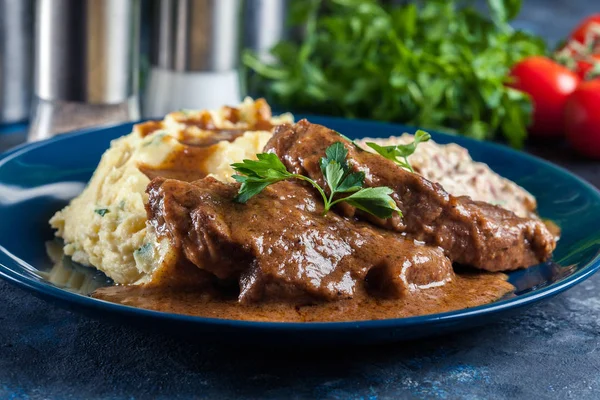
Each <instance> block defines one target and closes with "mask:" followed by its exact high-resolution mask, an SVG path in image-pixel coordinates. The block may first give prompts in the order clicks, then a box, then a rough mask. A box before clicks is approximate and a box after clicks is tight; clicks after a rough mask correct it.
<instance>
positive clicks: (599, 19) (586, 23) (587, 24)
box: [569, 14, 600, 43]
mask: <svg viewBox="0 0 600 400" xmlns="http://www.w3.org/2000/svg"><path fill="white" fill-rule="evenodd" d="M590 31H597V32H598V34H597V35H593V36H598V37H600V14H593V15H590V16H589V17H587V18H586V19H584V20H583V21H581V22H580V23H579V25H577V27H575V29H574V30H573V32H571V35H570V36H569V37H570V38H571V39H572V40H577V41H578V42H579V43H585V40H586V38H587V34H588V32H590Z"/></svg>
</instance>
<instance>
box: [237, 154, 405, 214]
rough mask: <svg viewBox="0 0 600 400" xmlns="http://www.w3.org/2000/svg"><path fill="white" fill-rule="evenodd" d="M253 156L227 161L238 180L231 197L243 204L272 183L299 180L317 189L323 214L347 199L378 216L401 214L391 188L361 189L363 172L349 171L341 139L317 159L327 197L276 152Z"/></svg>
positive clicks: (322, 190)
mask: <svg viewBox="0 0 600 400" xmlns="http://www.w3.org/2000/svg"><path fill="white" fill-rule="evenodd" d="M256 157H257V158H258V160H243V162H241V163H235V164H231V166H232V168H233V169H234V170H235V171H236V172H237V173H238V174H239V175H233V179H235V180H236V181H238V182H240V183H241V186H240V189H239V191H238V194H237V196H236V197H235V201H237V202H239V203H246V202H247V201H248V200H250V199H251V198H252V197H253V196H256V195H257V194H259V193H260V192H261V191H263V190H264V189H265V188H266V187H267V186H269V185H271V184H273V183H276V182H279V181H282V180H286V179H299V180H303V181H305V182H308V183H310V184H311V185H312V186H313V187H314V188H315V189H317V191H318V192H319V194H320V195H321V197H322V198H323V203H324V208H323V214H326V213H327V212H328V211H329V210H330V209H331V207H332V206H334V205H335V204H337V203H340V202H345V201H347V202H348V203H349V204H352V205H353V206H354V207H357V208H359V209H360V210H363V211H365V212H368V213H371V214H373V215H375V216H377V217H379V218H390V217H391V216H392V215H393V213H394V212H398V213H399V214H400V215H402V213H401V212H400V210H399V209H398V207H397V206H396V203H395V202H394V200H393V199H392V198H391V197H390V196H389V195H390V194H391V193H393V191H392V189H390V188H387V187H377V188H362V186H363V184H364V180H365V174H364V172H362V171H359V172H351V171H350V167H349V166H348V163H347V160H346V159H347V157H348V150H347V149H346V148H345V147H344V144H343V143H341V142H336V143H334V144H332V145H331V146H329V147H328V148H327V149H326V151H325V157H323V158H321V160H320V167H321V172H322V173H323V177H324V178H325V181H326V183H327V186H328V188H329V196H327V194H326V193H325V190H324V189H323V188H322V187H321V186H319V184H318V183H317V182H315V181H314V180H312V179H311V178H309V177H307V176H304V175H299V174H292V173H290V172H288V171H287V169H286V168H285V165H283V163H282V162H281V160H280V159H279V157H277V155H275V154H271V153H261V154H257V155H256ZM339 193H353V194H351V195H350V196H347V197H341V198H338V199H337V200H333V198H334V196H335V195H336V194H339Z"/></svg>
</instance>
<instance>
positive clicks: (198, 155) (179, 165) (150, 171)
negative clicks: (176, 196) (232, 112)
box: [138, 145, 216, 182]
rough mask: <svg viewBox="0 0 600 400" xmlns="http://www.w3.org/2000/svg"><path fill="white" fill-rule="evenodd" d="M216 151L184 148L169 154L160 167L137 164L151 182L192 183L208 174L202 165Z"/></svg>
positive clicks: (198, 147) (195, 147)
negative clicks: (168, 180)
mask: <svg viewBox="0 0 600 400" xmlns="http://www.w3.org/2000/svg"><path fill="white" fill-rule="evenodd" d="M215 150H216V147H215V146H214V145H213V146H204V147H201V146H185V147H184V148H183V149H182V150H181V151H177V152H173V153H171V154H170V155H169V156H168V157H167V159H166V160H164V161H163V162H162V163H161V165H158V166H150V165H147V164H139V165H138V168H139V170H140V171H141V172H142V173H143V174H144V175H146V176H147V177H148V179H150V180H152V179H154V178H157V177H163V178H169V179H178V180H181V181H186V182H193V181H195V180H198V179H202V178H204V177H205V176H206V175H207V174H208V172H207V170H206V166H205V165H204V160H206V159H207V158H208V157H210V155H211V154H212V153H213V152H214V151H215Z"/></svg>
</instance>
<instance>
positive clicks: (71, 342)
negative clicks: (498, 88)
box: [0, 0, 600, 399]
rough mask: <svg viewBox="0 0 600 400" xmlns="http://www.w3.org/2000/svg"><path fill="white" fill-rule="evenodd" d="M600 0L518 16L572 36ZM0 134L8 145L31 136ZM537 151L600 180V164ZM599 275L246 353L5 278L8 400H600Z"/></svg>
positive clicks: (534, 2) (1, 381) (562, 151)
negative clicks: (448, 318)
mask: <svg viewBox="0 0 600 400" xmlns="http://www.w3.org/2000/svg"><path fill="white" fill-rule="evenodd" d="M593 11H596V12H600V1H598V0H570V1H561V0H552V1H550V0H525V9H524V12H523V14H522V16H521V17H520V18H519V20H518V21H517V23H516V25H517V26H518V27H521V28H526V29H530V30H533V31H536V32H538V33H540V34H543V35H544V36H545V37H547V38H548V40H549V41H550V42H551V43H556V42H557V41H559V40H560V39H561V38H563V37H564V36H565V35H566V34H567V33H568V31H569V30H570V29H571V27H572V26H573V25H575V24H576V22H577V21H578V20H579V19H580V18H581V17H583V16H584V15H586V14H589V13H590V12H593ZM23 137H24V136H23V134H22V133H18V132H17V133H5V134H2V135H0V150H2V149H5V148H7V147H9V146H11V145H13V144H15V143H17V142H19V141H22V140H23ZM528 150H529V151H530V152H532V153H535V154H538V155H541V156H544V157H546V158H548V159H550V160H552V161H554V162H557V163H559V164H561V165H563V166H565V167H566V168H568V169H570V170H571V171H573V172H575V173H576V174H578V175H580V176H581V177H583V178H584V179H587V180H588V181H590V182H591V183H593V184H594V185H595V186H596V187H600V163H598V162H591V161H585V160H581V159H580V158H579V157H577V156H575V155H574V154H572V153H571V152H570V151H569V150H567V149H566V147H565V146H564V145H562V144H561V143H554V144H553V145H547V144H541V143H537V144H535V143H533V144H530V145H529V148H528ZM599 290H600V275H597V276H595V277H592V278H591V279H589V280H588V281H586V282H584V283H582V284H581V285H579V286H577V287H575V288H574V289H572V290H570V291H568V292H566V293H565V294H563V295H560V296H559V297H556V298H554V299H552V300H551V301H548V302H545V303H542V304H539V305H537V306H534V307H533V308H530V309H528V310H527V311H525V312H523V313H522V314H519V315H517V316H515V317H512V318H509V319H505V320H502V321H499V322H497V323H495V324H492V325H488V326H486V327H483V328H478V329H473V330H470V331H466V332H462V333H458V334H454V335H450V336H445V337H440V338H433V339H426V340H419V341H413V342H405V343H398V344H394V345H386V346H377V347H360V348H342V349H336V350H323V349H321V350H318V351H310V350H302V351H295V350H294V349H290V350H281V349H277V350H273V349H269V348H257V349H249V350H240V349H239V348H232V347H229V346H222V345H221V346H214V345H206V344H203V342H202V338H200V337H198V338H188V339H182V338H177V337H173V336H171V335H167V334H163V333H158V332H154V331H151V330H141V329H138V328H135V327H130V326H126V325H117V324H115V323H111V322H107V321H96V320H93V319H89V318H87V317H84V316H80V315H78V314H75V313H71V312H68V311H64V310H62V309H60V308H57V307H55V306H54V305H52V304H49V303H46V302H44V301H42V300H38V299H37V298H35V297H33V296H31V295H30V294H29V293H26V292H24V291H22V290H20V289H16V288H14V287H12V286H10V285H8V284H7V283H5V282H3V281H2V282H0V398H2V399H4V398H14V399H27V398H31V399H43V398H60V399H62V398H65V399H70V398H73V399H94V398H119V399H145V398H164V399H178V398H190V397H195V398H334V399H335V398H339V399H388V398H390V399H392V398H440V399H454V398H462V399H480V398H498V399H514V398H523V399H533V398H535V399H556V398H573V399H598V398H600V296H599V295H598V291H599Z"/></svg>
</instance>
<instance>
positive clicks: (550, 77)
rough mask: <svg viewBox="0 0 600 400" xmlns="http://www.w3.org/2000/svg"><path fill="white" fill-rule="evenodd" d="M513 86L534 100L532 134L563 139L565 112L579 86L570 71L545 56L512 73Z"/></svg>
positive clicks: (528, 62) (523, 62)
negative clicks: (572, 94)
mask: <svg viewBox="0 0 600 400" xmlns="http://www.w3.org/2000/svg"><path fill="white" fill-rule="evenodd" d="M510 75H511V77H512V78H513V82H511V83H510V86H511V87H513V88H515V89H517V90H520V91H523V92H525V93H527V94H529V96H531V99H532V102H533V123H532V125H531V126H530V127H529V132H530V133H531V134H533V135H538V136H560V135H562V134H563V132H564V122H563V109H564V106H565V103H566V101H567V98H568V97H569V95H570V94H571V93H572V92H573V91H574V90H575V88H576V87H577V85H578V84H579V82H580V79H579V77H578V76H577V75H576V74H575V73H574V72H572V71H570V70H569V69H568V68H566V67H564V66H562V65H560V64H558V63H555V62H554V61H552V60H550V59H549V58H546V57H542V56H534V57H528V58H526V59H524V60H523V61H521V62H519V63H517V64H516V65H515V66H514V67H513V68H512V70H511V72H510Z"/></svg>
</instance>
